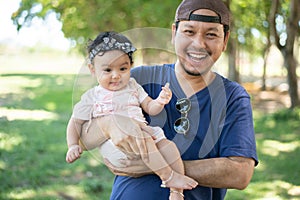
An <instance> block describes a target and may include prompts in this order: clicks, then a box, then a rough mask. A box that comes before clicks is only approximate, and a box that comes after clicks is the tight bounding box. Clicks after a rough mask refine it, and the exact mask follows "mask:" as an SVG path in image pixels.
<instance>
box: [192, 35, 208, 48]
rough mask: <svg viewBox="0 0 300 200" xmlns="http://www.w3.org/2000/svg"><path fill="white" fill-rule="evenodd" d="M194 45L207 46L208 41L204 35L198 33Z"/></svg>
mask: <svg viewBox="0 0 300 200" xmlns="http://www.w3.org/2000/svg"><path fill="white" fill-rule="evenodd" d="M193 43H194V45H195V46H196V47H198V48H200V49H205V48H206V41H205V38H204V37H203V36H202V35H196V36H195V38H194V41H193Z"/></svg>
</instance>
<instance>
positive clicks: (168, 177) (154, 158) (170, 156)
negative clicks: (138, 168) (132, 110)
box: [142, 137, 197, 189]
mask: <svg viewBox="0 0 300 200" xmlns="http://www.w3.org/2000/svg"><path fill="white" fill-rule="evenodd" d="M159 143H160V144H158V145H159V146H160V145H161V147H162V149H164V154H165V155H162V154H161V152H160V151H159V150H158V148H157V146H156V144H155V141H154V140H153V139H152V138H150V137H149V138H147V140H146V145H147V149H148V159H143V156H142V159H143V161H144V162H145V164H146V165H147V166H148V167H149V168H150V169H151V170H152V171H153V172H155V173H156V174H157V175H158V176H159V177H160V178H161V180H162V181H163V183H165V186H166V187H169V188H178V189H193V188H194V187H196V186H197V182H196V181H195V180H193V179H191V178H189V177H187V176H185V175H184V168H183V163H182V162H181V159H180V155H179V152H178V150H177V148H176V146H175V144H174V143H171V142H170V141H168V140H162V141H160V142H159ZM170 164H171V165H170ZM173 167H174V168H173Z"/></svg>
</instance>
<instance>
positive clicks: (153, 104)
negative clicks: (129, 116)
mask: <svg viewBox="0 0 300 200" xmlns="http://www.w3.org/2000/svg"><path fill="white" fill-rule="evenodd" d="M171 98H172V91H171V90H170V88H169V83H166V85H165V86H164V87H162V91H161V92H160V93H159V96H158V97H157V98H156V99H155V100H153V99H151V98H150V97H149V96H148V97H147V98H146V99H145V100H144V101H143V102H142V103H141V107H142V108H143V110H144V111H145V112H146V113H148V114H149V115H157V114H159V113H160V112H161V111H162V110H163V108H164V106H165V105H166V104H168V103H169V102H170V100H171Z"/></svg>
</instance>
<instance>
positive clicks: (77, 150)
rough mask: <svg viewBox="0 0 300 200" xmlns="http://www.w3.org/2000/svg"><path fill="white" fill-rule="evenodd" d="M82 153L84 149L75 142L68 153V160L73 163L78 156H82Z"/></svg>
mask: <svg viewBox="0 0 300 200" xmlns="http://www.w3.org/2000/svg"><path fill="white" fill-rule="evenodd" d="M81 154H82V149H81V147H80V146H79V145H77V144H75V145H72V146H71V147H70V148H69V150H68V152H67V155H66V161H67V162H68V163H72V162H74V161H75V160H77V159H78V158H80V155H81Z"/></svg>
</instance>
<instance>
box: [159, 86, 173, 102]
mask: <svg viewBox="0 0 300 200" xmlns="http://www.w3.org/2000/svg"><path fill="white" fill-rule="evenodd" d="M169 86H170V84H169V83H166V85H165V86H164V87H162V90H161V92H160V93H159V96H158V97H157V99H156V100H157V101H158V102H159V103H160V104H163V105H166V104H168V103H169V102H170V100H171V98H172V91H171V90H170V88H169Z"/></svg>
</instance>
